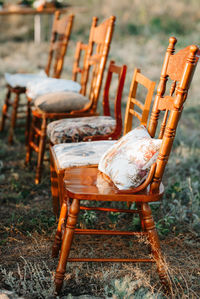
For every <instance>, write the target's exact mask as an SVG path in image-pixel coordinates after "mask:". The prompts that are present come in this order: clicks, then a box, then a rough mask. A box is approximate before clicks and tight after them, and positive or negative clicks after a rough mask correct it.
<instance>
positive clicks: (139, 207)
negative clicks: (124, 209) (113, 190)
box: [136, 202, 145, 231]
mask: <svg viewBox="0 0 200 299" xmlns="http://www.w3.org/2000/svg"><path fill="white" fill-rule="evenodd" d="M136 206H137V209H138V213H139V217H140V223H141V229H142V231H144V230H145V226H144V220H143V216H142V210H141V204H140V203H139V202H136Z"/></svg>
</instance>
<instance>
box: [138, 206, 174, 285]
mask: <svg viewBox="0 0 200 299" xmlns="http://www.w3.org/2000/svg"><path fill="white" fill-rule="evenodd" d="M141 212H142V217H143V221H144V227H145V230H146V231H147V233H148V238H149V243H150V246H151V250H152V254H153V257H154V259H155V262H156V265H157V269H158V274H159V277H160V280H161V282H162V284H163V285H164V286H165V288H167V289H169V288H170V280H169V276H168V274H167V271H166V268H165V264H164V261H163V258H162V254H161V249H160V242H159V238H158V234H157V231H156V228H155V223H154V220H153V217H152V213H151V208H150V206H149V204H148V203H141Z"/></svg>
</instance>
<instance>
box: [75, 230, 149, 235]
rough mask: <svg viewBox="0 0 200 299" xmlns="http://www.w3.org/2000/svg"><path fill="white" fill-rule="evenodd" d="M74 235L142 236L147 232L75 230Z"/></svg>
mask: <svg viewBox="0 0 200 299" xmlns="http://www.w3.org/2000/svg"><path fill="white" fill-rule="evenodd" d="M75 234H78V235H111V236H112V235H113V236H114V235H115V236H118V235H121V236H123V235H124V236H144V235H147V232H129V231H118V230H113V231H112V230H98V229H75Z"/></svg>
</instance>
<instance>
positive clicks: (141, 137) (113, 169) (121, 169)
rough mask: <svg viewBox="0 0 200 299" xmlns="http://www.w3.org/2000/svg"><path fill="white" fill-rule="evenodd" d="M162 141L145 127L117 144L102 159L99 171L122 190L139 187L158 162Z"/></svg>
mask: <svg viewBox="0 0 200 299" xmlns="http://www.w3.org/2000/svg"><path fill="white" fill-rule="evenodd" d="M161 143H162V140H161V139H153V138H151V136H150V135H149V133H148V131H147V129H146V128H145V127H144V126H140V127H137V128H136V129H134V130H132V131H131V132H129V133H128V134H126V135H125V136H123V137H122V138H121V139H119V141H118V142H116V143H115V144H114V145H113V146H112V147H111V148H110V149H109V150H108V151H107V152H106V153H105V154H104V155H103V156H102V157H101V159H100V161H99V166H98V169H99V170H100V171H101V172H103V173H104V174H106V175H107V176H108V177H109V178H110V179H111V180H112V181H113V183H114V184H115V185H116V186H117V187H118V188H119V189H120V190H126V189H130V188H135V187H138V186H139V185H140V184H141V183H142V182H143V181H144V180H145V179H146V177H147V175H148V172H149V170H150V168H151V165H152V164H153V163H154V162H155V161H156V159H157V156H158V152H159V149H160V146H161Z"/></svg>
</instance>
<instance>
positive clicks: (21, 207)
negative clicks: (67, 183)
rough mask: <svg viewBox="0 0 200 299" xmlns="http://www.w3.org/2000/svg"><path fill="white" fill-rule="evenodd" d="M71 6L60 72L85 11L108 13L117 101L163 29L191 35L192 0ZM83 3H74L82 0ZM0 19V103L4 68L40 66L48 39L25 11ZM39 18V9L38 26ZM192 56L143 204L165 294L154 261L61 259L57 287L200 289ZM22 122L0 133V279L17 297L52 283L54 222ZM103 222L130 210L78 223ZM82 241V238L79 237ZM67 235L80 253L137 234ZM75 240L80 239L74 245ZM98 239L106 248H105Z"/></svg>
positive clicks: (198, 25)
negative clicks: (163, 267)
mask: <svg viewBox="0 0 200 299" xmlns="http://www.w3.org/2000/svg"><path fill="white" fill-rule="evenodd" d="M68 3H70V4H72V5H76V6H78V7H79V8H76V9H74V11H75V13H76V19H75V26H74V32H73V36H72V40H71V42H70V45H69V50H68V53H67V56H66V59H65V66H64V71H63V78H68V79H69V78H70V77H71V67H72V59H73V53H74V49H75V44H76V41H77V40H79V39H81V40H83V41H85V42H86V41H87V37H88V28H89V26H90V22H91V18H92V16H93V15H97V16H99V18H100V19H102V18H104V17H107V16H109V15H111V14H113V15H116V16H117V22H116V28H115V33H114V36H113V42H112V46H111V50H110V55H109V58H110V59H114V60H115V61H116V63H118V64H122V63H125V64H127V65H128V74H127V79H126V85H125V91H124V95H123V107H124V106H125V103H126V99H127V94H128V90H129V86H130V82H131V78H132V74H133V70H134V67H140V68H141V70H142V72H143V73H144V74H145V75H147V76H148V77H149V78H151V79H152V80H155V81H156V82H158V80H159V75H160V70H161V64H162V60H163V56H164V53H165V49H166V47H167V44H168V38H169V37H170V36H172V35H174V36H176V37H177V39H178V44H177V49H179V48H182V47H184V46H187V45H189V44H193V43H195V44H198V43H199V32H200V18H199V16H200V12H199V1H198V0H196V1H195V0H190V2H189V4H188V1H186V0H185V1H184V0H182V1H180V0H179V1H176V2H174V1H172V0H168V1H162V0H154V1H151V0H140V1H139V0H134V1H131V0H124V1H113V0H110V1H108V0H107V1H106V0H101V1H100V0H88V1H84V2H83V1H81V0H74V1H72V0H71V1H68ZM83 3H84V7H83ZM1 24H2V26H1V29H0V33H1V34H0V65H1V68H0V75H1V76H0V106H2V104H3V101H4V96H5V91H6V89H5V81H4V77H3V74H4V73H5V72H11V73H14V72H16V71H26V72H36V71H38V70H39V69H41V68H42V67H44V65H45V62H46V59H47V51H48V43H47V42H43V43H41V44H40V45H39V46H38V45H35V44H34V43H33V42H32V37H33V28H32V25H33V19H32V18H31V17H24V18H23V19H22V18H20V17H19V16H17V17H9V18H8V19H5V17H4V18H3V17H1ZM47 24H48V19H47V18H46V17H44V18H43V26H44V27H47ZM199 67H200V66H197V69H196V73H195V76H194V78H193V82H192V86H191V89H190V93H189V96H188V100H187V103H186V104H185V109H184V111H183V114H182V118H181V120H180V126H179V128H178V131H177V136H176V140H175V143H174V147H173V151H172V155H171V157H170V160H169V163H168V167H167V171H166V173H165V177H164V181H165V184H166V192H165V195H164V198H163V201H162V202H161V203H159V204H156V205H153V206H152V208H153V214H154V216H155V219H156V221H157V228H158V232H159V235H160V237H161V246H162V249H163V253H164V256H165V258H166V263H167V267H168V270H169V274H170V277H171V279H172V285H173V289H172V290H171V294H170V295H169V296H165V295H164V294H163V293H162V286H161V284H160V282H159V279H158V276H157V274H156V273H155V267H154V266H144V265H143V266H140V265H130V264H123V266H121V265H119V264H114V265H113V264H95V263H93V264H87V263H83V264H81V265H80V264H70V265H69V267H68V269H67V272H66V278H65V287H64V288H63V292H62V294H61V296H65V298H71V297H70V295H68V297H66V296H67V294H69V293H71V294H72V295H73V296H75V295H76V296H78V295H84V294H88V295H91V296H92V295H93V296H98V297H100V298H110V297H111V298H120V299H121V298H127V299H128V298H181V299H182V298H188V299H190V298H199V294H200V283H199V281H200V263H199V261H200V254H199V252H200V251H199V245H200V242H199V241H200V235H199V231H200V179H199V177H200V160H199V156H200V121H199V119H200V117H199V115H200V102H199V99H200V96H199V94H200V84H199V82H200V81H199V79H200V76H199V73H200V72H199V70H200V69H199ZM24 157H25V146H24V130H23V128H21V129H18V130H17V132H16V137H15V143H14V145H13V146H9V145H8V143H7V130H6V131H5V132H3V133H1V135H0V185H1V188H0V217H1V221H0V289H3V288H5V289H10V290H13V291H15V292H17V293H18V294H20V295H23V296H24V298H48V297H49V296H50V295H51V294H52V290H53V276H54V273H55V269H56V265H57V260H53V259H52V258H51V245H52V242H53V238H54V233H55V229H56V219H55V217H54V215H53V213H52V207H51V194H50V182H49V164H48V161H46V162H45V171H44V179H43V181H42V183H41V184H40V185H38V186H36V185H34V168H32V167H29V168H27V167H25V166H24ZM98 223H100V226H104V225H105V224H108V225H109V227H111V228H112V227H118V226H119V227H122V228H125V229H127V228H128V229H131V228H132V227H135V226H137V225H138V220H137V219H135V218H134V219H130V218H128V219H127V218H125V217H124V215H122V216H119V215H117V214H116V215H115V214H114V215H111V216H110V217H105V216H99V218H97V217H96V216H95V215H94V214H93V213H85V214H83V215H82V217H80V219H79V225H80V226H84V227H90V226H92V225H97V224H98ZM86 241H87V244H88V245H87V246H88V247H86V248H85V243H86ZM105 242H106V243H105V244H106V245H105V244H104V243H103V242H102V239H95V240H94V241H93V240H92V239H89V238H88V239H85V238H81V237H80V239H79V238H77V239H75V244H74V246H73V251H74V250H75V248H80V251H81V252H82V253H83V254H84V253H85V252H89V254H91V255H92V254H93V253H94V252H93V251H91V250H89V249H90V248H91V246H92V245H94V247H95V252H97V254H101V252H102V251H104V252H106V253H107V254H108V255H110V254H112V255H114V254H117V255H119V256H120V255H127V256H132V254H136V253H140V251H141V248H143V244H142V240H141V242H139V245H138V246H136V242H135V240H131V239H123V240H121V239H117V242H116V241H115V244H117V247H116V248H115V247H113V244H114V241H113V240H110V239H108V240H105ZM84 248H85V249H84ZM105 249H106V250H105Z"/></svg>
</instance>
